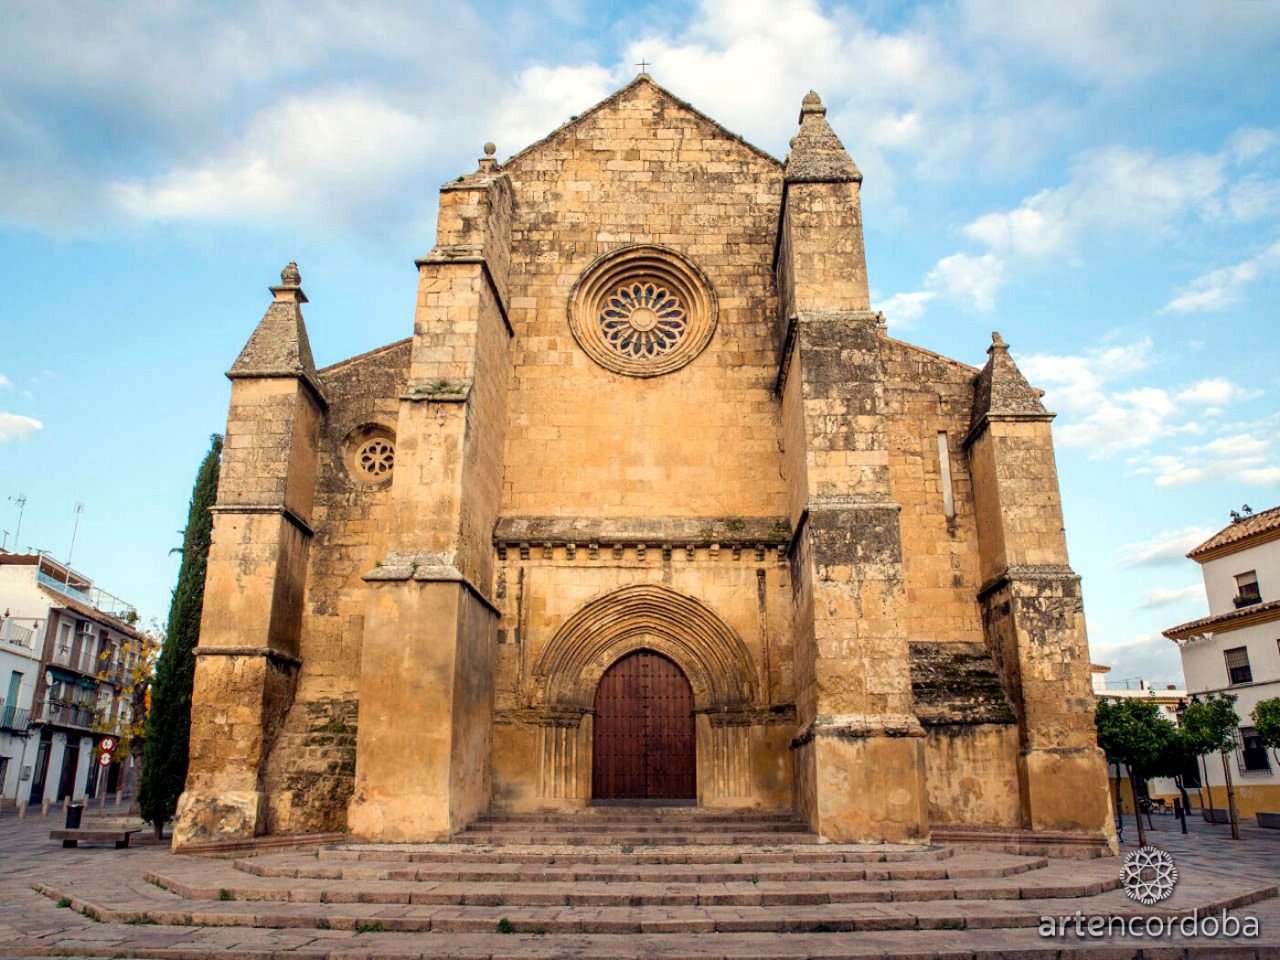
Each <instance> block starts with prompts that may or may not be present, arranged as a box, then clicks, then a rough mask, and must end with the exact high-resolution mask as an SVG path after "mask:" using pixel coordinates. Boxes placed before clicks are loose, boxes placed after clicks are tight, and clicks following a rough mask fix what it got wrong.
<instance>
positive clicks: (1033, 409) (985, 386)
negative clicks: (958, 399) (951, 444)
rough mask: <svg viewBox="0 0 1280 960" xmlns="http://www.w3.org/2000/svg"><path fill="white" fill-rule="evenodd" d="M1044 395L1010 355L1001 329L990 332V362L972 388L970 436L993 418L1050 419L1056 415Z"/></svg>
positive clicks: (988, 353) (988, 361)
mask: <svg viewBox="0 0 1280 960" xmlns="http://www.w3.org/2000/svg"><path fill="white" fill-rule="evenodd" d="M1042 395H1043V394H1042V393H1041V391H1039V390H1037V389H1036V388H1035V387H1033V386H1031V384H1030V383H1028V382H1027V378H1026V377H1024V376H1023V375H1022V371H1021V370H1019V369H1018V365H1017V364H1016V363H1014V362H1013V357H1011V356H1009V345H1008V344H1007V343H1005V342H1004V337H1002V336H1000V333H999V331H993V332H992V334H991V346H989V347H987V365H986V366H985V367H983V368H982V372H981V373H979V374H978V377H977V380H976V381H975V382H974V387H973V416H972V418H971V419H970V422H969V436H970V437H973V436H974V435H975V434H976V433H977V431H978V430H979V428H980V427H981V426H982V425H983V424H984V423H985V422H986V421H987V420H988V419H990V418H993V417H999V418H1003V419H1012V420H1051V419H1053V414H1051V413H1050V412H1049V411H1048V410H1046V409H1045V408H1044V404H1043V403H1041V402H1040V397H1041V396H1042Z"/></svg>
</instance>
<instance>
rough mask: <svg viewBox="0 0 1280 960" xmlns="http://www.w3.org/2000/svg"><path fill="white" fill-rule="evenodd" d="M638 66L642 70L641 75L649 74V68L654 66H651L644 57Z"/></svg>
mask: <svg viewBox="0 0 1280 960" xmlns="http://www.w3.org/2000/svg"><path fill="white" fill-rule="evenodd" d="M636 66H637V67H639V68H640V72H641V73H648V72H649V67H650V66H652V64H650V63H649V61H648V60H646V59H645V58H644V57H641V58H640V62H639V63H637V64H636Z"/></svg>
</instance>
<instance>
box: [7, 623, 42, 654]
mask: <svg viewBox="0 0 1280 960" xmlns="http://www.w3.org/2000/svg"><path fill="white" fill-rule="evenodd" d="M32 622H33V623H34V621H32ZM0 643H7V644H10V645H11V646H15V647H21V648H22V649H23V650H29V651H31V652H33V653H34V652H35V649H36V629H35V627H34V626H30V627H24V626H23V625H22V624H21V623H19V622H18V621H17V620H15V619H14V618H13V617H4V618H0Z"/></svg>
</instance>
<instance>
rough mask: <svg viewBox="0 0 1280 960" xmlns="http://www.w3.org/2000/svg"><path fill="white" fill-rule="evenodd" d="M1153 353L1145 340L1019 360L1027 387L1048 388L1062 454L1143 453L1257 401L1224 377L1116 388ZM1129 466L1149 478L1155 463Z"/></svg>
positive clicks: (1048, 403)
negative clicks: (1230, 408) (1177, 385)
mask: <svg viewBox="0 0 1280 960" xmlns="http://www.w3.org/2000/svg"><path fill="white" fill-rule="evenodd" d="M1153 351H1154V345H1153V343H1152V340H1151V338H1150V337H1144V338H1142V339H1140V340H1137V341H1135V342H1133V343H1129V344H1112V345H1109V346H1106V347H1094V348H1091V349H1087V350H1085V351H1084V352H1083V353H1080V354H1065V355H1059V354H1031V355H1029V356H1026V357H1022V356H1019V357H1018V358H1017V359H1018V363H1019V366H1020V367H1021V369H1022V372H1023V373H1024V374H1025V375H1026V377H1027V379H1028V380H1029V381H1030V382H1031V383H1033V384H1036V385H1038V386H1042V387H1044V388H1046V393H1045V405H1046V406H1047V407H1048V408H1049V409H1050V410H1053V411H1055V412H1057V413H1059V414H1062V415H1063V419H1062V421H1061V422H1060V423H1059V425H1058V427H1057V430H1056V435H1057V437H1058V440H1059V441H1060V442H1061V443H1062V445H1063V446H1064V447H1081V448H1085V449H1088V450H1089V451H1090V453H1091V456H1095V457H1106V456H1111V455H1113V454H1116V453H1119V452H1121V451H1126V450H1139V449H1145V448H1147V447H1150V446H1151V445H1152V444H1154V443H1155V442H1156V441H1159V440H1161V439H1164V438H1168V437H1172V436H1175V435H1185V434H1199V433H1203V432H1204V430H1205V427H1204V425H1203V424H1202V423H1201V422H1200V421H1199V420H1198V419H1196V416H1200V417H1213V416H1217V415H1219V414H1221V413H1222V408H1223V407H1225V406H1227V405H1229V404H1232V403H1236V402H1239V401H1242V400H1248V399H1252V398H1254V397H1256V396H1258V395H1259V393H1258V392H1257V391H1253V390H1247V389H1245V388H1244V387H1241V386H1239V385H1238V384H1236V383H1233V382H1232V381H1230V380H1228V379H1226V378H1225V377H1209V378H1205V379H1202V380H1198V381H1196V382H1195V383H1193V384H1191V385H1190V386H1188V387H1185V388H1183V389H1181V390H1174V389H1166V388H1164V387H1154V386H1138V387H1129V388H1124V387H1122V386H1119V385H1118V381H1122V380H1125V379H1126V378H1129V377H1132V376H1133V375H1135V374H1137V373H1141V372H1143V371H1145V370H1148V369H1149V368H1150V367H1151V366H1152V365H1153V364H1154V362H1155V360H1156V357H1155V355H1154V352H1153ZM1130 462H1131V464H1136V467H1137V469H1136V472H1140V473H1142V472H1151V465H1152V463H1153V462H1155V458H1149V459H1146V460H1141V461H1139V460H1131V461H1130Z"/></svg>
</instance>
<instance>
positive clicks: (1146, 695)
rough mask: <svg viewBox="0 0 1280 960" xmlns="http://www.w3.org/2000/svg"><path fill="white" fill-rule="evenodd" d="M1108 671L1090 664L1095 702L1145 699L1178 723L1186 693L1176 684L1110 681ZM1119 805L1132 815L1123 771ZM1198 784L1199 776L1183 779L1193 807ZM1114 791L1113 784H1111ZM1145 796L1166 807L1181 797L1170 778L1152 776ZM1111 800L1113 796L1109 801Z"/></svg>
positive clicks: (1110, 768) (1111, 772) (1110, 771)
mask: <svg viewBox="0 0 1280 960" xmlns="http://www.w3.org/2000/svg"><path fill="white" fill-rule="evenodd" d="M1110 672H1111V668H1110V667H1108V666H1104V665H1102V664H1099V663H1095V664H1093V665H1092V674H1093V695H1094V697H1095V698H1096V699H1098V700H1148V701H1150V702H1152V703H1154V704H1156V705H1158V706H1159V707H1160V712H1161V713H1162V714H1163V715H1164V717H1165V719H1167V720H1168V721H1169V722H1170V723H1175V724H1176V723H1177V722H1178V705H1179V704H1182V703H1185V702H1186V699H1187V691H1186V690H1185V689H1183V688H1182V687H1181V686H1180V685H1179V684H1176V683H1169V682H1167V681H1166V682H1156V683H1153V682H1152V681H1150V680H1143V679H1141V678H1134V679H1130V680H1109V679H1107V674H1108V673H1110ZM1107 775H1108V777H1111V778H1114V776H1115V767H1113V766H1110V765H1109V766H1108V770H1107ZM1120 779H1121V785H1120V802H1121V804H1122V806H1123V808H1124V811H1125V812H1126V813H1132V812H1133V795H1132V793H1131V791H1130V788H1129V779H1128V777H1127V776H1126V775H1125V773H1124V771H1123V770H1122V771H1121V774H1120ZM1199 784H1200V778H1199V776H1198V775H1193V772H1192V771H1190V770H1188V771H1187V775H1186V776H1185V777H1184V778H1183V785H1184V786H1185V787H1186V788H1187V796H1188V799H1189V800H1190V801H1191V802H1192V804H1198V803H1199V795H1198V793H1197V790H1196V788H1197V787H1198V786H1199ZM1112 789H1113V791H1114V789H1115V788H1114V781H1113V784H1112ZM1146 790H1147V796H1149V797H1150V798H1151V799H1152V800H1153V801H1156V802H1157V803H1160V802H1161V801H1163V803H1164V805H1165V806H1166V807H1172V805H1173V801H1174V799H1175V798H1179V797H1180V793H1179V791H1178V785H1177V783H1176V782H1175V781H1174V779H1173V778H1172V777H1152V778H1151V779H1150V780H1148V781H1147V783H1146ZM1112 799H1113V800H1114V797H1113V798H1112Z"/></svg>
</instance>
